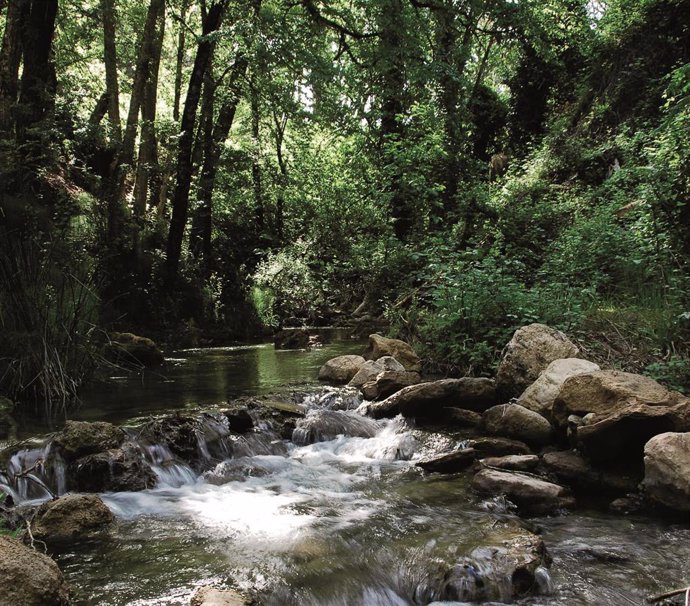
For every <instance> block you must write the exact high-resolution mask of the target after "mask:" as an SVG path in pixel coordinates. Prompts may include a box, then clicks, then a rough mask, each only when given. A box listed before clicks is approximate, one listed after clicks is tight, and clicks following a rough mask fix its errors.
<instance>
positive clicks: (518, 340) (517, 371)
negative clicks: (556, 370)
mask: <svg viewBox="0 0 690 606" xmlns="http://www.w3.org/2000/svg"><path fill="white" fill-rule="evenodd" d="M579 353H580V350H579V349H578V348H577V347H576V346H575V345H574V344H573V343H572V342H571V341H570V340H569V339H568V337H566V336H565V335H564V334H563V333H562V332H561V331H559V330H554V329H553V328H550V327H548V326H546V325H544V324H530V325H528V326H523V327H522V328H519V329H518V330H517V331H515V334H514V335H513V338H512V339H511V340H510V342H509V343H508V344H507V345H506V346H505V348H504V349H503V353H502V354H501V361H500V363H499V366H498V371H497V373H496V387H497V389H498V393H499V395H500V397H501V398H504V401H505V400H507V399H510V398H513V397H517V396H519V395H520V394H521V393H522V392H523V391H525V389H527V387H529V386H530V385H531V384H532V383H534V381H536V380H537V379H538V378H539V375H540V374H541V372H542V371H543V370H545V369H546V368H547V366H548V365H549V364H551V362H553V361H554V360H558V359H561V358H576V357H577V356H578V354H579Z"/></svg>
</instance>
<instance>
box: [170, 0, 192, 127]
mask: <svg viewBox="0 0 690 606" xmlns="http://www.w3.org/2000/svg"><path fill="white" fill-rule="evenodd" d="M188 10H189V0H183V1H182V7H181V10H180V23H179V24H178V27H179V31H178V33H177V61H176V63H175V93H174V95H175V96H174V100H173V120H175V122H178V121H179V120H180V98H181V96H182V64H183V63H184V51H185V42H186V40H185V38H186V36H185V24H184V20H185V17H186V16H187V11H188Z"/></svg>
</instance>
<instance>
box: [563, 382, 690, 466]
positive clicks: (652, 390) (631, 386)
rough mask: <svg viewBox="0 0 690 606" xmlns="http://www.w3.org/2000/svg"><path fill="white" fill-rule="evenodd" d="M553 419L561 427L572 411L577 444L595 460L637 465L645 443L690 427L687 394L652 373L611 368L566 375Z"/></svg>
mask: <svg viewBox="0 0 690 606" xmlns="http://www.w3.org/2000/svg"><path fill="white" fill-rule="evenodd" d="M552 410H553V420H554V422H555V423H556V424H557V425H558V426H560V427H562V428H564V427H566V425H567V423H568V418H569V417H571V415H576V416H582V417H584V423H582V424H581V425H580V426H579V427H577V429H576V432H577V433H576V439H577V443H578V445H579V447H580V448H581V449H582V450H583V452H584V453H585V454H586V455H587V456H588V457H589V458H590V459H591V460H593V461H598V462H606V461H614V460H616V459H623V458H624V459H626V460H627V461H628V462H629V463H630V464H631V466H632V465H635V464H639V465H641V463H642V451H643V448H644V445H645V444H646V443H647V441H648V440H649V439H650V438H652V437H653V436H655V435H657V434H660V433H665V432H668V431H681V432H682V431H688V430H690V399H689V398H687V397H685V396H683V395H682V394H680V393H677V392H673V391H669V390H668V389H666V388H665V387H663V386H662V385H660V384H659V383H657V382H656V381H654V380H653V379H650V378H648V377H644V376H642V375H636V374H631V373H626V372H619V371H615V370H601V371H597V372H592V373H585V374H580V375H576V376H573V377H570V378H569V379H567V380H566V381H565V382H564V383H563V386H562V387H561V389H560V391H559V392H558V396H557V397H556V400H555V401H554V404H553V409H552Z"/></svg>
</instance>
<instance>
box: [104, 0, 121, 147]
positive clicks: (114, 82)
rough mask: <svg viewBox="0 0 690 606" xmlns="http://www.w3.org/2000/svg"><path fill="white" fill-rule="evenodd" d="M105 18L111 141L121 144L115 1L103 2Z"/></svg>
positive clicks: (105, 61)
mask: <svg viewBox="0 0 690 606" xmlns="http://www.w3.org/2000/svg"><path fill="white" fill-rule="evenodd" d="M101 14H102V18H103V60H104V63H105V90H106V94H107V96H108V122H109V123H110V129H111V139H112V140H113V141H114V142H116V143H119V142H120V138H121V137H122V125H121V122H120V85H119V81H118V76H117V50H116V47H115V4H114V0H101Z"/></svg>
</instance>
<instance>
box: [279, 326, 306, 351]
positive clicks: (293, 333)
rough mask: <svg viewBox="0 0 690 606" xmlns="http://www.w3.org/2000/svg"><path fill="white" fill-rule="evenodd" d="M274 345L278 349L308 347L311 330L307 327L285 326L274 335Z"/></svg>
mask: <svg viewBox="0 0 690 606" xmlns="http://www.w3.org/2000/svg"><path fill="white" fill-rule="evenodd" d="M273 346H274V347H275V348H276V349H307V348H308V347H309V331H308V330H306V329H305V328H284V329H283V330H279V331H278V332H277V333H275V334H274V335H273Z"/></svg>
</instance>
